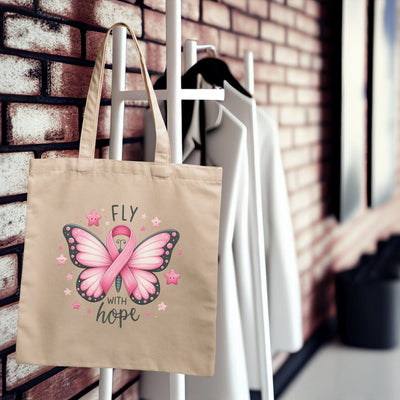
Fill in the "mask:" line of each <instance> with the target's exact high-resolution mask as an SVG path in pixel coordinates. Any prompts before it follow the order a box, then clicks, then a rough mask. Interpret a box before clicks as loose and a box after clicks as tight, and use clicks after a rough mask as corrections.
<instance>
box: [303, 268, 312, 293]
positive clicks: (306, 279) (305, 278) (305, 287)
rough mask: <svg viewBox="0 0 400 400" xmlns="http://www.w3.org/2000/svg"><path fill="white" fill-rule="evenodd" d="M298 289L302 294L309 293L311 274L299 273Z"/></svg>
mask: <svg viewBox="0 0 400 400" xmlns="http://www.w3.org/2000/svg"><path fill="white" fill-rule="evenodd" d="M300 289H301V294H302V296H305V295H309V294H311V291H312V289H313V276H312V274H311V273H309V272H305V273H302V274H301V275H300Z"/></svg>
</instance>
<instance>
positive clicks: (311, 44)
mask: <svg viewBox="0 0 400 400" xmlns="http://www.w3.org/2000/svg"><path fill="white" fill-rule="evenodd" d="M287 40H288V44H289V45H290V46H293V47H295V48H298V49H300V50H304V51H308V52H310V53H321V49H322V43H321V42H320V41H319V40H317V39H314V38H312V37H311V36H308V35H305V34H303V33H300V32H297V31H292V30H289V31H288V39H287Z"/></svg>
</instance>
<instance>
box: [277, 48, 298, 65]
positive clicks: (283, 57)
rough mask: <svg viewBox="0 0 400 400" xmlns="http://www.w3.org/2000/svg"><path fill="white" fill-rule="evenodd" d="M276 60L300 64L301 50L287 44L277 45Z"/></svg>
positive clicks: (282, 62)
mask: <svg viewBox="0 0 400 400" xmlns="http://www.w3.org/2000/svg"><path fill="white" fill-rule="evenodd" d="M274 60H275V62H276V63H277V64H282V65H290V66H293V67H294V66H297V65H298V64H299V52H298V51H297V50H295V49H291V48H289V47H285V46H278V45H277V46H275V52H274Z"/></svg>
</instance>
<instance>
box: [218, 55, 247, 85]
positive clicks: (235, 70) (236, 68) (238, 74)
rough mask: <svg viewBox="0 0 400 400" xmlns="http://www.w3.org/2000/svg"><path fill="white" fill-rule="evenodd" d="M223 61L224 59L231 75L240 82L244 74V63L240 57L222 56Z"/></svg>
mask: <svg viewBox="0 0 400 400" xmlns="http://www.w3.org/2000/svg"><path fill="white" fill-rule="evenodd" d="M221 59H222V60H223V61H225V62H226V63H227V64H228V66H229V69H230V71H231V72H232V75H233V76H234V77H235V78H236V79H237V80H238V81H239V82H240V81H241V80H242V79H243V76H244V65H243V61H242V60H241V59H235V58H229V57H222V58H221Z"/></svg>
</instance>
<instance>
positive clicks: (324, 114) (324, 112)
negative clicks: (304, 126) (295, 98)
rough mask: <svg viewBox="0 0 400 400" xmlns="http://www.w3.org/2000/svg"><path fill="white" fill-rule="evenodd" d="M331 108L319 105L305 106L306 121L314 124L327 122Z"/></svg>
mask: <svg viewBox="0 0 400 400" xmlns="http://www.w3.org/2000/svg"><path fill="white" fill-rule="evenodd" d="M330 115H331V110H330V109H327V108H321V107H307V122H308V123H309V124H316V123H320V122H328V121H329V120H330Z"/></svg>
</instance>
